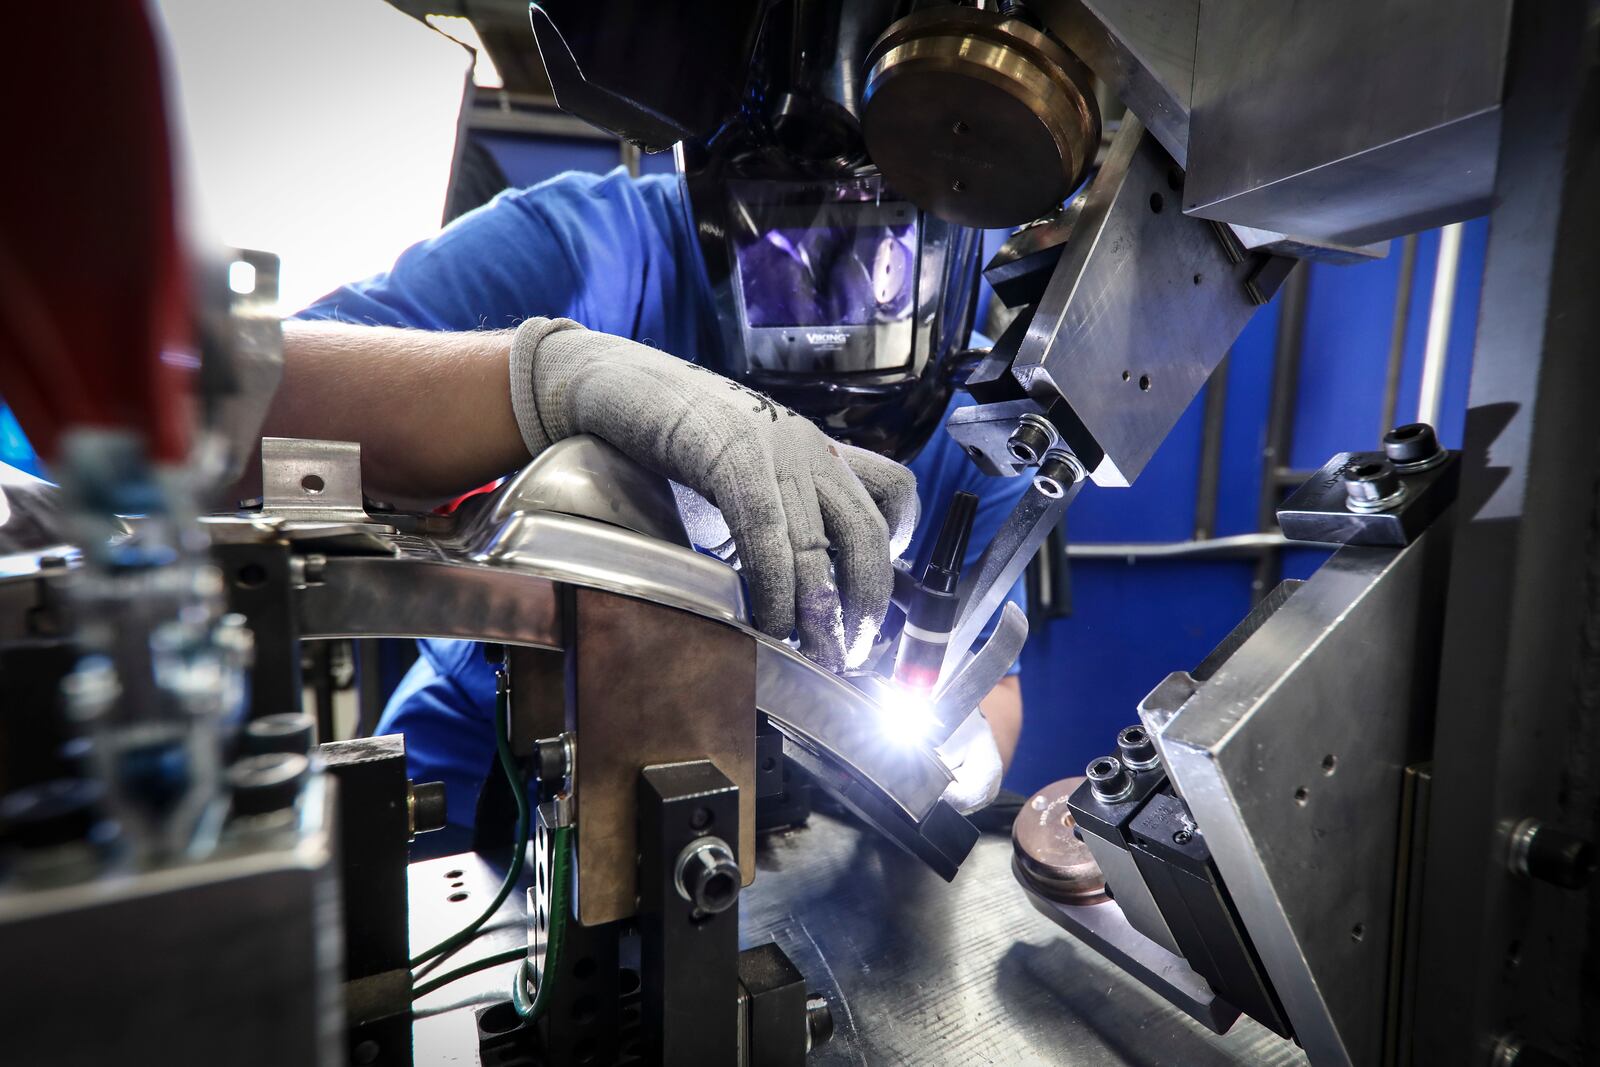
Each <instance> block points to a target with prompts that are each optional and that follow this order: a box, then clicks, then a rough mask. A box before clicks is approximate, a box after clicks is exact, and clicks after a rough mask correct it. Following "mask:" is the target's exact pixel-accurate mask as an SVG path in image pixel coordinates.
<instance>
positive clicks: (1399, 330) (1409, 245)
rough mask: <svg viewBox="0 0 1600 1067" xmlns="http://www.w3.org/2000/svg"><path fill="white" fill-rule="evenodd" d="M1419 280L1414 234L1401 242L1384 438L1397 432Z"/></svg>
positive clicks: (1386, 379) (1385, 388)
mask: <svg viewBox="0 0 1600 1067" xmlns="http://www.w3.org/2000/svg"><path fill="white" fill-rule="evenodd" d="M1416 277H1417V235H1416V234H1414V233H1411V234H1407V235H1406V238H1405V240H1404V241H1401V242H1400V276H1399V277H1398V278H1396V279H1395V283H1394V324H1393V326H1391V327H1390V330H1389V364H1388V367H1387V368H1386V369H1385V373H1384V380H1383V414H1382V416H1381V417H1380V420H1379V425H1378V436H1379V437H1380V438H1381V437H1382V436H1383V435H1384V434H1386V433H1388V432H1389V431H1390V430H1392V429H1394V427H1395V411H1396V409H1397V408H1399V406H1400V373H1401V371H1403V370H1404V369H1405V364H1406V331H1407V330H1408V329H1409V328H1410V326H1411V286H1412V285H1413V284H1414V283H1415V282H1416ZM1429 425H1432V424H1431V423H1430V424H1429Z"/></svg>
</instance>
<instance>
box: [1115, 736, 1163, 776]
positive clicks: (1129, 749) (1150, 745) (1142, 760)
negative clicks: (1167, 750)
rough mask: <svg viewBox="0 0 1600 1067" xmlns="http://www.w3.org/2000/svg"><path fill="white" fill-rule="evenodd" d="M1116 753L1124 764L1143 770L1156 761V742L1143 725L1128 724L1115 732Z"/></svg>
mask: <svg viewBox="0 0 1600 1067" xmlns="http://www.w3.org/2000/svg"><path fill="white" fill-rule="evenodd" d="M1117 755H1118V756H1119V758H1121V760H1122V762H1123V765H1124V766H1127V767H1133V768H1136V769H1140V770H1143V769H1145V768H1148V767H1150V766H1152V765H1154V763H1155V761H1156V743H1155V741H1154V740H1152V739H1151V737H1150V732H1149V731H1148V730H1146V729H1145V728H1144V727H1143V726H1128V727H1125V728H1124V729H1123V730H1122V732H1121V733H1119V734H1117Z"/></svg>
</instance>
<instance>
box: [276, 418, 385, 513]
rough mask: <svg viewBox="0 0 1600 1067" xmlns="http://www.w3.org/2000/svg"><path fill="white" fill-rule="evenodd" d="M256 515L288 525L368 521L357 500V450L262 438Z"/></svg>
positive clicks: (347, 444) (348, 444)
mask: <svg viewBox="0 0 1600 1067" xmlns="http://www.w3.org/2000/svg"><path fill="white" fill-rule="evenodd" d="M261 513H262V514H263V515H266V516H273V515H275V516H278V517H280V518H283V519H289V520H307V521H315V522H336V523H352V522H354V523H367V522H371V521H372V518H371V516H369V515H368V514H367V509H366V505H365V503H364V502H363V500H362V497H361V446H360V445H359V444H357V443H356V442H354V441H307V440H299V439H296V438H289V437H264V438H262V439H261Z"/></svg>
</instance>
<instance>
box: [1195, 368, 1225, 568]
mask: <svg viewBox="0 0 1600 1067" xmlns="http://www.w3.org/2000/svg"><path fill="white" fill-rule="evenodd" d="M1229 362H1230V357H1229V356H1223V357H1222V362H1221V363H1218V364H1217V369H1216V370H1214V371H1212V372H1211V380H1210V381H1208V382H1206V403H1205V412H1204V415H1203V420H1202V424H1201V429H1200V466H1199V470H1198V472H1197V474H1196V475H1195V484H1194V539H1195V540H1196V541H1205V540H1209V539H1210V537H1211V536H1212V535H1213V534H1214V533H1216V532H1217V489H1218V485H1219V484H1220V482H1221V480H1222V425H1223V421H1224V419H1225V417H1226V415H1227V409H1228V364H1229Z"/></svg>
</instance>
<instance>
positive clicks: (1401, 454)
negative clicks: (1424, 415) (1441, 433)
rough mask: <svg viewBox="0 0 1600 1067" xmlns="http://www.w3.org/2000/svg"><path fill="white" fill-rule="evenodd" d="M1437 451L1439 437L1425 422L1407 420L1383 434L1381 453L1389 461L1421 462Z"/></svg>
mask: <svg viewBox="0 0 1600 1067" xmlns="http://www.w3.org/2000/svg"><path fill="white" fill-rule="evenodd" d="M1438 452H1439V437H1438V435H1437V434H1435V433H1434V432H1433V427H1432V426H1429V425H1428V424H1427V423H1425V422H1408V423H1406V424H1405V425H1404V426H1396V427H1395V428H1394V429H1392V430H1390V431H1389V432H1388V433H1386V434H1384V435H1383V454H1384V455H1386V456H1388V457H1389V461H1390V462H1391V463H1397V464H1398V463H1422V462H1424V461H1425V460H1429V459H1432V458H1433V457H1434V456H1435V455H1437V454H1438Z"/></svg>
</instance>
